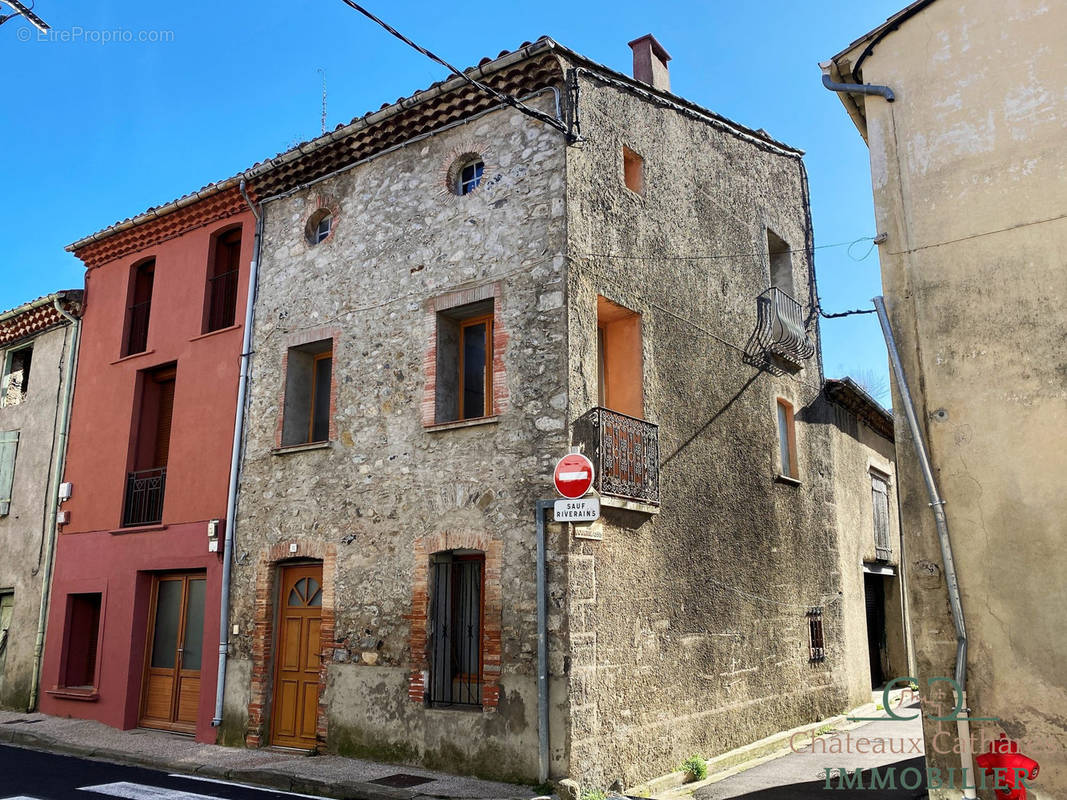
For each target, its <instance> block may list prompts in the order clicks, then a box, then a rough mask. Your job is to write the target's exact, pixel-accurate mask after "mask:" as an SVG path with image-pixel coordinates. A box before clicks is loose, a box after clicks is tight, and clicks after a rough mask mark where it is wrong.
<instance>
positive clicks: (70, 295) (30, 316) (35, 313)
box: [0, 289, 83, 347]
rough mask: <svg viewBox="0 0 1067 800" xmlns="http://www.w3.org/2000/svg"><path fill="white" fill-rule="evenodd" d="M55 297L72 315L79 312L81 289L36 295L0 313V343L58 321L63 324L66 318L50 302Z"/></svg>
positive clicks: (80, 308)
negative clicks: (28, 300)
mask: <svg viewBox="0 0 1067 800" xmlns="http://www.w3.org/2000/svg"><path fill="white" fill-rule="evenodd" d="M57 297H58V298H59V299H60V302H61V304H62V305H63V307H64V309H66V311H67V313H68V314H71V315H73V316H75V317H80V316H81V312H82V297H83V292H82V290H81V289H65V290H63V291H60V292H56V293H55V294H49V295H44V296H43V297H38V298H37V299H36V300H31V301H30V302H29V303H24V304H23V305H21V306H19V307H18V308H14V309H12V310H10V311H4V312H3V313H0V347H6V346H7V345H9V344H12V343H14V342H18V341H20V340H21V339H26V338H28V337H30V336H33V335H35V334H38V333H40V332H41V331H46V330H48V329H49V328H53V327H55V326H57V325H64V324H66V323H67V320H66V318H65V317H64V316H63V315H62V314H60V313H59V312H58V311H56V308H55V305H54V303H53V299H54V298H57ZM8 315H11V316H8Z"/></svg>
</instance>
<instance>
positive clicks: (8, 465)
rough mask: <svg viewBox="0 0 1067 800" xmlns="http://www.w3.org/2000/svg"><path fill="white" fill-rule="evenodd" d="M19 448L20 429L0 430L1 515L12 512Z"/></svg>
mask: <svg viewBox="0 0 1067 800" xmlns="http://www.w3.org/2000/svg"><path fill="white" fill-rule="evenodd" d="M18 448H19V432H18V431H0V517H3V516H7V515H8V514H10V513H11V491H12V489H13V487H14V485H15V456H16V455H17V454H18Z"/></svg>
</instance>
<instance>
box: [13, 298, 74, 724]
mask: <svg viewBox="0 0 1067 800" xmlns="http://www.w3.org/2000/svg"><path fill="white" fill-rule="evenodd" d="M81 296H82V294H81V292H80V291H70V292H61V293H59V294H56V295H49V296H48V297H43V298H41V299H40V300H37V301H34V302H33V303H29V304H27V305H26V306H21V307H20V308H18V309H15V310H14V311H13V312H8V313H5V314H2V315H0V372H3V373H4V374H5V375H6V374H7V372H8V371H9V370H10V368H11V366H12V355H13V354H15V353H22V352H25V350H26V348H27V347H30V348H32V359H31V361H30V367H29V376H28V380H26V381H25V382H23V380H22V376H21V375H20V380H19V381H18V382H17V383H18V384H19V386H14V385H12V381H11V380H6V381H5V382H4V387H3V388H4V391H3V393H2V394H3V400H2V401H0V511H2V512H3V513H2V514H0V553H3V557H2V558H0V638H3V639H4V644H3V646H2V647H0V708H11V709H16V710H19V711H25V710H26V709H27V708H28V707H29V704H30V695H31V692H32V683H33V669H34V651H35V641H36V635H37V630H38V624H39V619H40V614H41V601H42V588H43V585H42V582H43V579H44V576H45V575H46V574H47V566H48V562H49V560H50V559H51V556H52V554H51V548H52V545H53V536H54V530H55V529H54V528H52V527H51V519H50V514H49V510H50V508H51V507H52V500H53V498H54V495H55V492H56V485H55V480H54V474H53V473H54V470H55V462H56V459H59V458H62V457H63V454H64V448H63V443H62V442H61V441H60V437H59V435H58V433H59V432H58V431H57V424H58V423H59V421H60V420H61V419H62V416H63V409H62V408H61V405H62V403H63V399H64V396H65V392H66V389H67V381H68V380H69V376H68V374H67V370H68V363H69V362H68V360H69V358H70V348H71V347H72V346H73V338H74V332H73V326H72V325H71V324H70V323H69V322H68V321H67V320H66V319H65V318H63V317H62V316H61V315H60V314H59V313H58V312H57V311H56V310H55V307H54V303H53V300H54V299H57V298H58V299H60V300H61V302H62V304H63V306H64V308H65V309H66V310H67V311H68V313H73V314H74V315H75V316H77V315H79V314H80V304H81ZM23 383H24V385H23ZM20 387H21V388H25V392H23V391H22V390H21V388H20ZM12 434H17V441H16V440H15V439H14V436H13V435H12ZM12 452H13V455H14V461H13V462H8V464H7V465H5V464H4V463H3V461H4V460H5V459H6V458H8V457H9V454H11V453H12ZM11 467H13V473H7V472H6V470H7V469H9V468H11ZM7 474H10V475H11V485H10V495H8V492H7V488H8V486H7V479H5V475H7ZM8 497H10V503H9V505H8V503H7V502H5V501H6V500H7V498H8ZM50 528H51V531H50ZM50 534H51V535H50ZM3 606H7V609H4V608H3ZM5 628H6V629H7V630H6V633H7V635H6V637H5V636H4V632H3V629H5Z"/></svg>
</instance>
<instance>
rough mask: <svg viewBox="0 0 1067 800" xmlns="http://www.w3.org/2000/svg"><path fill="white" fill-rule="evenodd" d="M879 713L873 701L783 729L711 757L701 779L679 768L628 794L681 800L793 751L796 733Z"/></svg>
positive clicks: (838, 727)
mask: <svg viewBox="0 0 1067 800" xmlns="http://www.w3.org/2000/svg"><path fill="white" fill-rule="evenodd" d="M897 695H899V692H894V693H893V694H892V696H893V697H896V696H897ZM877 713H880V712H879V711H878V710H877V706H876V705H875V704H874V703H867V704H866V705H863V706H860V707H858V708H854V709H852V710H851V711H848V712H846V713H844V714H838V715H836V716H833V717H829V718H827V719H822V720H818V721H817V722H812V723H809V724H807V725H801V726H799V727H797V728H793V729H792V730H788V731H781V732H780V733H775V734H772V735H770V736H768V737H766V738H764V739H760V740H759V741H756V742H752V743H751V744H747V745H744V746H743V747H738V748H736V749H735V750H731V751H729V752H728V753H723V754H722V755H719V756H716V757H714V758H709V759H708V760H707V765H708V777H706V778H705V779H704V780H702V781H695V782H692V783H687V782H686V781H687V779H688V777H689V775H688V773H685V772H680V771H679V772H670V773H668V774H666V775H661V776H660V777H658V778H653V779H652V780H650V781H647V782H645V783H643V784H641V785H640V786H634V787H632V788H630V789H628V790H627V792H626V793H627V795H629V796H640V797H648V798H652V800H681V798H684V797H687V796H688V795H691V794H693V792H695V791H696V790H697V789H700V788H702V787H704V786H707V785H708V784H712V783H718V782H719V781H721V780H723V779H724V778H728V777H730V776H731V775H736V774H737V773H739V772H744V771H745V770H747V769H751V768H752V767H755V766H757V765H759V764H762V763H764V762H766V761H770V760H772V759H774V758H777V757H779V756H781V755H783V754H785V753H788V752H790V746H789V743H790V741H791V740H792V738H793V737H794V736H797V735H800V736H802V737H803V736H810V735H811V734H812V733H814V732H815V731H817V730H819V729H820V728H824V727H827V726H830V727H832V728H834V729H835V730H846V729H848V728H854V727H859V726H860V725H862V724H864V723H862V722H850V721H849V719H848V718H849V717H869V716H874V715H875V714H877Z"/></svg>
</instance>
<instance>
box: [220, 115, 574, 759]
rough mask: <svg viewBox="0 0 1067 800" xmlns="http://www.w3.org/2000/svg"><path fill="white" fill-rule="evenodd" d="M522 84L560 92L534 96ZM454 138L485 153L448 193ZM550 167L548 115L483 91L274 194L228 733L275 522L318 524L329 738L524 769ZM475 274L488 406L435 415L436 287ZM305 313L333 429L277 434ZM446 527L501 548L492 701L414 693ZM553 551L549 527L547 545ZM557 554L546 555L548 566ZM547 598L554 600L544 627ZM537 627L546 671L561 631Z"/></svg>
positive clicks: (550, 295) (557, 224) (560, 172)
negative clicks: (321, 354) (543, 640)
mask: <svg viewBox="0 0 1067 800" xmlns="http://www.w3.org/2000/svg"><path fill="white" fill-rule="evenodd" d="M532 102H533V103H534V104H535V105H536V106H537V107H538V108H541V109H543V110H545V111H550V110H551V109H552V108H553V104H552V98H551V96H548V95H543V96H541V97H539V98H535V99H534V100H533V101H532ZM468 152H477V153H481V154H482V155H483V157H484V161H485V175H484V178H483V181H482V185H481V186H480V187H479V188H478V190H477V191H476V192H475V193H473V194H471V195H468V196H464V197H459V196H455V195H454V194H452V193H450V192H449V191H448V189H447V187H446V183H445V178H446V175H447V173H448V170H449V167H450V166H451V165H452V164H453V163H454V161H455V159H456V158H458V157H460V156H462V155H463V154H465V153H468ZM564 169H565V156H564V146H563V140H562V137H561V136H560V134H559V133H558V132H557V131H554V130H552V129H551V128H548V127H547V126H545V125H543V124H541V123H539V122H535V121H533V120H531V119H529V118H527V117H525V116H523V115H522V114H519V113H517V112H514V111H511V110H506V111H494V112H492V113H490V114H488V115H486V116H483V117H481V118H480V119H477V120H475V121H474V122H471V123H469V124H468V125H465V126H462V127H459V128H455V129H452V130H449V131H446V132H443V133H441V134H439V135H436V136H434V137H432V138H430V139H427V140H424V141H421V142H418V143H415V144H412V145H409V146H407V147H404V148H402V149H400V150H397V151H395V152H391V153H388V154H385V155H382V156H380V157H378V158H376V159H374V160H372V161H370V162H367V163H365V164H362V165H360V166H358V167H356V168H354V169H352V170H350V171H348V172H345V173H343V174H341V175H338V176H336V177H333V178H330V179H329V180H327V181H324V182H322V183H320V184H318V185H316V186H314V187H312V188H310V189H308V190H305V191H302V192H300V193H297V194H295V195H293V196H291V197H288V198H285V199H283V200H279V201H276V202H272V203H269V204H267V206H266V212H265V213H266V222H265V233H264V240H263V250H262V262H261V268H260V269H261V272H260V284H259V295H258V299H257V309H256V322H255V331H254V341H253V351H254V352H255V357H254V362H253V378H252V381H251V398H250V406H249V413H248V427H247V433H246V442H245V462H244V471H243V474H242V481H241V495H240V507H239V515H238V530H237V566H236V568H235V571H234V587H233V597H234V605H233V619H232V622H233V623H235V624H237V625H238V626H239V630H240V633H239V634H238V635H237V636H236V637H234V639H235V641H234V653H233V657H232V659H231V666H230V680H229V681H228V689H227V701H226V717H227V722H226V726H225V727H224V731H223V736H222V738H223V740H224V741H227V742H230V743H240V742H241V741H242V740H243V739H244V737H245V734H246V733H249V729H250V727H255V726H249V724H248V723H249V720H248V708H249V704H250V702H253V704H255V703H254V701H255V699H256V698H255V697H254V696H253V694H252V692H251V691H250V685H254V682H255V680H256V677H255V673H256V670H257V669H264V668H265V669H267V670H268V672H269V670H270V669H272V666H271V665H270V664H266V665H264V664H254V663H252V656H253V638H254V637H253V636H252V635H251V634H253V633H254V630H255V628H254V625H253V620H254V619H255V617H256V610H255V602H254V599H255V597H256V586H257V581H259V580H261V576H260V575H258V574H257V570H258V571H259V572H262V569H261V568H259V567H258V566H257V561H258V554H259V553H260V552H261V551H263V550H264V549H265V548H269V547H271V546H275V545H277V544H278V543H283V542H286V541H290V542H319V543H328V544H331V545H333V546H334V547H335V548H336V576H335V592H334V595H335V620H334V622H335V635H334V637H333V641H332V642H330V643H328V645H327V648H326V652H325V653H324V655H325V656H326V657H327V658H328V659H329V662H330V663H329V666H328V668H327V670H326V672H327V680H326V699H325V707H326V725H325V747H326V748H327V749H329V750H331V751H334V752H340V753H344V754H350V755H362V756H369V757H374V758H379V759H384V760H389V761H398V762H409V763H422V764H425V765H427V766H433V767H442V768H446V769H449V770H452V771H456V772H468V773H478V774H481V775H486V776H496V777H501V778H516V779H519V778H524V779H533V778H535V777H536V773H537V725H536V719H537V694H536V618H535V592H534V581H535V535H534V516H533V501H534V499H535V498H536V497H538V496H543V495H544V494H545V492H546V491H547V490H548V488H549V487H550V485H551V484H550V479H549V476H550V473H551V468H552V466H553V463H554V459H555V458H557V457H558V456H559V455H560V454H562V453H563V452H565V451H566V443H567V439H566V404H567V394H566V392H567V368H566V353H565V349H564V345H563V341H564V337H565V334H566V322H565V320H566V309H565V304H564V289H565V287H564V279H565V259H564V255H563V253H564V236H565V217H564V180H565V174H564ZM319 207H327V208H330V209H331V210H332V211H333V213H334V226H333V230H332V232H331V234H330V236H329V238H328V239H326V240H325V241H324V242H322V243H321V244H319V245H317V246H309V245H308V244H307V243H306V241H305V237H304V227H305V224H306V222H307V220H308V218H309V217H310V215H311V214H312V213H313V212H314V211H315V210H316V209H317V208H319ZM485 287H496V289H494V291H496V292H497V293H496V295H495V298H494V310H495V315H496V326H497V327H496V331H495V334H496V344H497V347H498V348H499V349H500V351H501V358H500V360H499V362H498V363H495V364H494V384H495V386H494V388H495V390H496V391H495V394H496V398H497V407H498V409H500V413H499V414H498V415H497V416H496V417H495V418H493V419H491V420H489V421H486V422H484V423H481V424H474V425H459V426H448V427H446V428H443V429H434V428H433V427H432V426H428V425H426V424H425V422H426V421H427V420H424V414H425V413H426V411H425V409H426V391H425V389H426V386H427V383H428V382H432V381H433V380H434V374H433V370H434V365H435V364H436V359H435V358H434V357H433V354H432V343H433V336H434V324H435V320H434V316H435V315H434V310H435V308H436V306H435V302H437V300H436V299H437V298H440V297H442V296H445V295H449V294H451V293H454V292H461V291H464V290H472V297H473V296H476V295H477V296H478V297H479V298H480V297H481V296H482V294H484V291H483V290H484V288H485ZM315 328H321V329H324V330H327V329H328V330H330V331H336V333H330V334H329V336H330V337H333V338H334V355H333V381H334V387H333V392H334V395H333V411H332V425H331V431H332V432H331V437H330V442H329V444H328V445H326V446H323V447H318V448H311V449H307V448H305V449H302V450H301V449H299V448H298V449H295V450H290V451H288V452H284V454H279V451H278V449H277V444H278V442H277V440H276V430H277V426H278V421H279V411H280V403H281V400H280V398H282V397H283V396H284V395H283V387H284V374H283V364H284V359H285V352H286V348H287V346H288V345H287V342H289V341H290V340H291V339H292V338H293V337H294V336H297V337H299V336H300V332H301V331H306V330H308V329H315ZM305 338H306V337H305ZM430 413H431V414H432V403H431V404H430ZM552 530H553V531H554V532H553V533H552V535H553V536H555V537H558V536H559V531H558V530H555V529H552ZM453 540H455V541H461V542H467V543H468V544H469V543H470V542H478V541H481V542H489V544H487V545H486V546H487V548H488V551H489V552H490V553H492V552H497V551H499V569H498V570H495V571H494V570H493V568H492V564H491V563H490V559H489V558H488V557H487V574H486V580H487V581H489V582H493V583H494V584H495V585H494V586H493V592H495V593H496V595H497V596H499V597H500V598H501V599H500V602H499V606H500V607H499V608H498V609H496V610H495V611H496V617H497V623H496V626H495V628H496V629H495V630H494V625H493V624H491V622H490V620H489V619H488V618H489V617H490V616H491V615H492V610H491V609H490V608H489V605H488V600H489V599H490V597H491V595H492V593H491V592H489V591H488V589H487V608H486V614H487V621H486V623H485V630H486V635H487V636H498V637H499V643H498V644H496V645H495V646H496V647H497V648H498V650H499V664H498V665H496V668H497V669H498V670H499V675H498V682H497V685H498V691H499V694H498V698H496V703H495V705H494V704H493V703H492V699H493V698H491V697H490V696H489V693H487V696H486V703H485V707H484V709H483V710H481V711H474V712H471V711H462V710H449V709H433V708H428V707H427V706H426V705H425V704H424V703H423V702H422V697H421V693H420V692H419V690H418V686H417V681H415V680H413V673H414V674H415V676H417V674H418V672H419V668H420V665H421V664H422V662H423V661H425V655H424V654H423V653H417V652H412V642H413V641H415V643H416V644H415V647H416V649H417V648H418V647H419V638H418V636H417V635H413V630H414V628H413V616H414V615H415V614H417V613H419V606H420V597H421V596H420V591H422V592H423V593H424V592H425V588H424V587H423V588H422V589H421V590H420V587H418V586H416V585H415V582H416V577H415V576H416V573H417V572H418V571H419V570H417V569H416V567H417V565H416V563H415V562H416V558H425V557H426V556H425V554H426V550H425V548H426V546H427V545H428V543H432V542H434V541H438V542H440V541H446V542H447V541H453ZM557 549H558V547H557V546H555V545H554V544H550V554H552V553H554V552H555V551H556V550H557ZM561 557H562V556H561V555H551V558H550V569H551V571H552V574H553V575H556V574H559V573H560V572H561V570H562V566H561V561H560V559H561ZM422 566H425V565H422ZM422 573H423V575H425V570H422ZM263 602H266V601H263ZM561 617H562V610H561V609H560V608H559V606H558V604H553V605H552V607H551V614H550V626H551V629H552V631H558V630H560V629H561V627H562V625H561ZM550 639H551V653H552V658H553V663H554V664H555V665H556V669H555V670H554V672H555V674H557V675H561V674H562V672H563V669H562V664H563V648H562V645H561V643H560V641H559V640H558V638H557V636H556V635H555V634H553V635H552V636H551V637H550ZM490 650H491V648H489V649H487V663H486V669H487V670H491V668H492V667H493V666H494V665H492V664H490V663H489V658H488V654H489V652H490ZM271 674H272V673H271ZM268 682H269V679H268ZM554 683H555V684H558V681H556V682H554ZM553 691H554V701H555V702H554V717H555V719H556V723H555V724H556V725H557V731H556V735H555V737H554V741H555V742H556V745H557V746H556V748H555V750H554V754H553V757H554V760H555V762H556V763H557V765H558V764H560V762H561V759H562V758H563V742H564V737H563V734H562V730H563V727H562V726H563V721H562V720H563V717H564V714H565V707H564V706H563V705H562V695H561V687H560V686H559V685H554V686H553ZM269 701H270V698H269V697H267V698H266V703H265V704H264V706H263V707H264V709H265V710H266V714H267V715H268V716H269V709H270V705H269ZM260 729H262V726H260ZM561 770H562V767H558V766H557V768H556V770H555V771H556V772H560V771H561Z"/></svg>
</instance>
